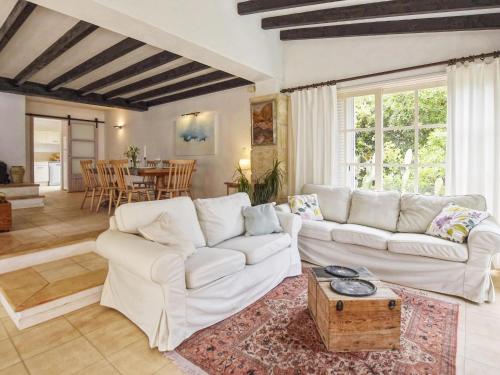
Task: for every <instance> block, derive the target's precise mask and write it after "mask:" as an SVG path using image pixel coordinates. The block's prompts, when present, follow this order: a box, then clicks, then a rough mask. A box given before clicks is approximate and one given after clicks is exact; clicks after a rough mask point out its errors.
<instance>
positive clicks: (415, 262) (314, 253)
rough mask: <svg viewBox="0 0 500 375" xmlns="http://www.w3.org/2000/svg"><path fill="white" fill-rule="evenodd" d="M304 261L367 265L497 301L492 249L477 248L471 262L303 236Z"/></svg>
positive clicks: (393, 277)
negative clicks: (493, 277)
mask: <svg viewBox="0 0 500 375" xmlns="http://www.w3.org/2000/svg"><path fill="white" fill-rule="evenodd" d="M298 247H299V252H300V255H301V258H302V260H304V261H306V262H310V263H313V264H316V265H319V266H327V265H331V264H337V265H343V266H347V267H349V266H351V267H352V266H365V267H367V268H368V269H369V270H370V271H372V272H373V273H374V274H375V275H377V276H378V277H379V278H380V279H381V280H383V281H387V282H390V283H395V284H400V285H404V286H409V287H413V288H418V289H424V290H428V291H433V292H438V293H445V294H450V295H455V296H459V297H463V298H466V299H468V300H470V301H473V302H477V303H482V302H493V301H494V300H495V289H494V286H493V281H492V279H491V275H490V272H489V270H490V269H491V261H492V256H491V254H490V253H489V252H486V251H485V252H482V251H481V250H480V249H479V250H478V249H473V250H476V251H472V252H470V254H469V260H468V261H467V262H451V261H445V260H439V259H434V258H428V257H423V256H413V255H405V254H397V253H392V252H389V251H387V250H376V249H373V248H368V247H364V246H358V245H351V244H344V243H339V242H334V241H321V240H316V239H312V238H306V237H301V236H299V239H298Z"/></svg>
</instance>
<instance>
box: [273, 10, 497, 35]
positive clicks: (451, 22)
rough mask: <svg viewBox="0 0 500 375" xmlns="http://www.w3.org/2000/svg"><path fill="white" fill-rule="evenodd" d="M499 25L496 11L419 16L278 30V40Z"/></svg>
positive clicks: (442, 30)
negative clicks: (453, 15) (415, 17)
mask: <svg viewBox="0 0 500 375" xmlns="http://www.w3.org/2000/svg"><path fill="white" fill-rule="evenodd" d="M499 28H500V13H493V14H477V15H473V16H460V17H438V18H421V19H412V20H401V21H384V22H367V23H356V24H349V25H337V26H323V27H307V28H301V29H289V30H282V31H281V32H280V37H281V40H300V39H320V38H341V37H350V36H370V35H384V34H413V33H431V32H444V31H471V30H493V29H499Z"/></svg>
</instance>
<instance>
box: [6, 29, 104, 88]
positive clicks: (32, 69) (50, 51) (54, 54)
mask: <svg viewBox="0 0 500 375" xmlns="http://www.w3.org/2000/svg"><path fill="white" fill-rule="evenodd" d="M97 29H98V27H97V26H95V25H92V24H90V23H87V22H85V21H80V22H78V23H77V24H76V25H75V26H73V27H72V28H71V29H69V30H68V31H67V32H66V33H64V35H63V36H61V37H60V38H59V39H58V40H56V41H55V42H54V43H53V44H52V45H51V46H50V47H49V48H47V49H46V50H45V51H43V52H42V54H41V55H40V56H38V57H37V58H36V59H35V60H33V62H31V63H30V64H29V65H28V66H27V67H26V68H24V69H23V70H22V71H21V72H20V73H19V74H18V75H17V76H16V77H15V78H14V80H15V81H16V85H22V84H23V83H24V82H26V81H27V80H28V79H30V77H32V76H33V75H34V74H35V73H37V72H38V71H40V70H42V69H43V68H44V67H46V66H47V65H49V64H50V63H51V62H52V61H54V60H55V59H56V58H58V57H59V56H61V55H62V54H63V53H64V52H66V51H67V50H68V49H70V48H71V47H73V46H74V45H75V44H77V43H78V42H79V41H81V40H82V39H84V38H85V37H86V36H88V35H89V34H91V33H92V32H94V31H95V30H97Z"/></svg>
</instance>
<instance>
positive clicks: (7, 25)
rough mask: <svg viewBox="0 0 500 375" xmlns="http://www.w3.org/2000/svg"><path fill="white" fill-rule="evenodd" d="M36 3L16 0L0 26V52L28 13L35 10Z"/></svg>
mask: <svg viewBox="0 0 500 375" xmlns="http://www.w3.org/2000/svg"><path fill="white" fill-rule="evenodd" d="M35 8H36V5H35V4H33V3H28V2H27V1H24V0H18V1H17V3H16V5H14V8H12V11H11V12H10V13H9V15H8V16H7V18H6V20H5V22H4V23H3V25H2V27H0V52H2V50H3V49H4V48H5V46H6V45H7V43H9V41H10V40H11V39H12V37H13V36H14V34H15V33H16V32H17V30H19V28H20V27H21V26H22V25H23V23H24V21H26V20H27V19H28V17H29V15H30V14H31V13H32V12H33V11H34V10H35Z"/></svg>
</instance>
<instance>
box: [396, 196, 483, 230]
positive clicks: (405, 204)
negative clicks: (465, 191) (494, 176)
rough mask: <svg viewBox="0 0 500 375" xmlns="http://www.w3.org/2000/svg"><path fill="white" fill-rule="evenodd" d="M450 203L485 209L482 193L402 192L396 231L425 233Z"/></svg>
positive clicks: (480, 209) (479, 209) (474, 208)
mask: <svg viewBox="0 0 500 375" xmlns="http://www.w3.org/2000/svg"><path fill="white" fill-rule="evenodd" d="M450 203H455V204H456V205H459V206H462V207H467V208H471V209H473V210H478V211H486V200H485V199H484V197H483V196H482V195H456V196H446V197H438V196H431V195H420V194H403V195H402V196H401V212H400V214H399V220H398V227H397V230H398V232H404V233H425V231H426V230H427V228H428V227H429V225H430V223H431V222H432V220H434V218H435V217H436V216H437V215H438V214H439V213H440V212H441V210H442V209H443V208H444V207H446V206H447V205H448V204H450Z"/></svg>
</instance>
